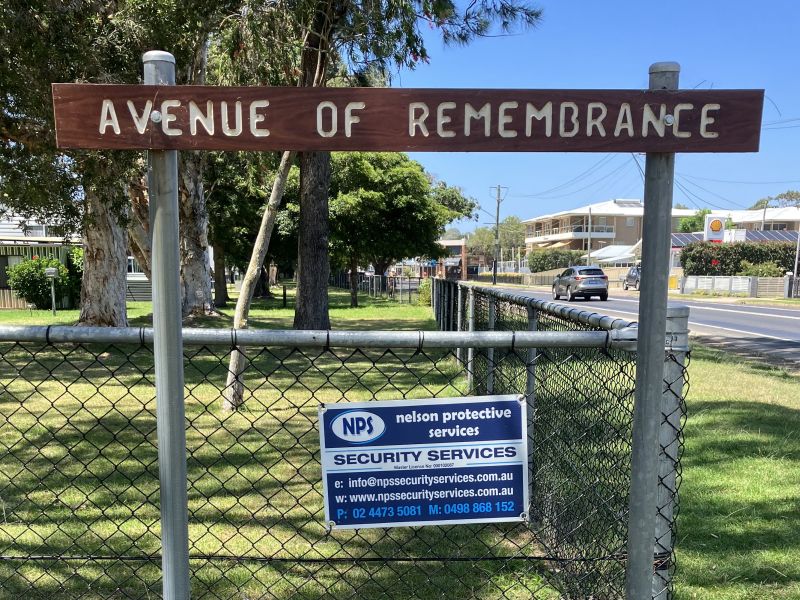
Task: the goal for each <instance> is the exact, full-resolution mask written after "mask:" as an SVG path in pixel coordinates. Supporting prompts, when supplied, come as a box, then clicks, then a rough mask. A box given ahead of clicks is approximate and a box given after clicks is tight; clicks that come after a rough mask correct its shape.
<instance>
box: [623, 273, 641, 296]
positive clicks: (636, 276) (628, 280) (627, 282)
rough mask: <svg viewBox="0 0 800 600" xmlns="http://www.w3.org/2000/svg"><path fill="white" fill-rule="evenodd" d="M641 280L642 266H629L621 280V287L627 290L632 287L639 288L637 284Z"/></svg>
mask: <svg viewBox="0 0 800 600" xmlns="http://www.w3.org/2000/svg"><path fill="white" fill-rule="evenodd" d="M641 281H642V267H631V268H630V269H629V270H628V272H627V273H626V274H625V279H623V280H622V289H623V290H627V289H628V288H633V289H635V290H637V291H638V290H639V285H640V284H641Z"/></svg>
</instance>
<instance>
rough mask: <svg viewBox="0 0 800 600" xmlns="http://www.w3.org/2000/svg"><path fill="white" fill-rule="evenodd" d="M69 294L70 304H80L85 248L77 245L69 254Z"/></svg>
mask: <svg viewBox="0 0 800 600" xmlns="http://www.w3.org/2000/svg"><path fill="white" fill-rule="evenodd" d="M67 272H68V275H67V296H68V297H69V304H70V306H78V304H79V303H80V299H81V283H82V281H83V248H80V247H75V248H72V249H71V250H70V251H69V255H68V256H67Z"/></svg>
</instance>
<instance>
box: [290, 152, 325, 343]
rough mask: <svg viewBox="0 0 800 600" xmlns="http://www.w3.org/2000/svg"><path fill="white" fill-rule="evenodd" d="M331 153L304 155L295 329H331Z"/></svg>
mask: <svg viewBox="0 0 800 600" xmlns="http://www.w3.org/2000/svg"><path fill="white" fill-rule="evenodd" d="M330 174H331V162H330V154H329V153H328V152H304V153H303V154H301V155H300V228H299V236H298V242H297V296H296V303H295V312H294V328H295V329H330V327H331V321H330V318H329V316H328V279H329V277H330V264H329V262H328V184H329V182H330Z"/></svg>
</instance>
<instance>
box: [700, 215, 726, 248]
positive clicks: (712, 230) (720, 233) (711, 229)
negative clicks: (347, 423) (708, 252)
mask: <svg viewBox="0 0 800 600" xmlns="http://www.w3.org/2000/svg"><path fill="white" fill-rule="evenodd" d="M724 239H725V221H724V220H723V219H722V217H715V216H713V215H706V220H705V227H704V228H703V241H706V242H715V243H718V244H721V243H722V241H723V240H724Z"/></svg>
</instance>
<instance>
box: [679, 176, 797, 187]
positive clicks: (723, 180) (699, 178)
mask: <svg viewBox="0 0 800 600" xmlns="http://www.w3.org/2000/svg"><path fill="white" fill-rule="evenodd" d="M678 175H680V176H682V177H687V178H689V179H697V180H699V181H712V182H714V183H737V184H741V185H779V184H787V183H800V179H786V180H783V181H736V180H733V179H712V178H710V177H699V176H697V175H690V174H689V173H678Z"/></svg>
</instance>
